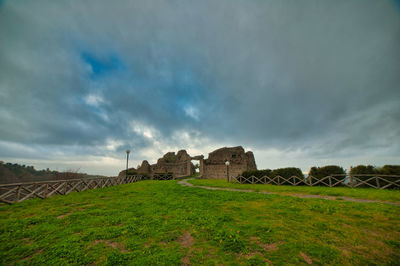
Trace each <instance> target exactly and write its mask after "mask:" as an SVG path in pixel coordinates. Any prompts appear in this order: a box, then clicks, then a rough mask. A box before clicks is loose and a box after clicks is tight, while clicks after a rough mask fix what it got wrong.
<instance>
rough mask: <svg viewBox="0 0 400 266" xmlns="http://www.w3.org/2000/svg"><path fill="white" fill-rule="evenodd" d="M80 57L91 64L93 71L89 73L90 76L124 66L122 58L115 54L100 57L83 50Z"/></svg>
mask: <svg viewBox="0 0 400 266" xmlns="http://www.w3.org/2000/svg"><path fill="white" fill-rule="evenodd" d="M81 57H82V59H83V61H85V62H86V63H87V64H89V65H90V66H91V68H92V71H93V72H92V74H91V77H92V78H95V77H99V76H104V75H107V74H109V73H111V72H116V71H118V70H122V69H123V68H124V64H123V63H122V60H121V59H120V57H118V56H116V55H110V56H108V57H102V58H101V57H98V56H96V55H94V54H91V53H88V52H83V53H82V54H81Z"/></svg>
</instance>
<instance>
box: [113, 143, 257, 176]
mask: <svg viewBox="0 0 400 266" xmlns="http://www.w3.org/2000/svg"><path fill="white" fill-rule="evenodd" d="M191 160H198V161H199V163H200V164H199V170H200V175H201V176H202V177H203V178H216V179H225V178H226V177H227V167H226V165H225V162H226V161H229V162H230V165H229V176H230V177H236V176H237V175H239V174H241V173H242V172H243V171H246V170H256V169H257V166H256V162H255V160H254V155H253V153H252V152H251V151H248V152H246V153H245V151H244V149H243V147H241V146H237V147H230V148H228V147H224V148H220V149H218V150H215V151H213V152H211V153H209V155H208V159H204V156H203V155H198V156H194V157H191V156H190V155H189V154H188V153H187V152H186V150H180V151H178V153H177V154H175V152H167V153H166V154H164V156H163V157H162V158H160V159H158V160H157V163H156V164H152V165H150V164H149V162H148V161H146V160H144V161H143V162H142V165H141V166H140V167H139V168H138V169H137V170H136V172H137V173H139V174H148V175H150V176H152V175H154V174H155V173H168V172H172V173H173V174H174V177H179V176H189V175H192V174H194V173H195V168H194V165H193V163H192V162H191ZM131 169H133V170H132V171H135V169H134V168H131ZM131 169H130V170H131ZM123 175H125V171H121V172H120V176H123Z"/></svg>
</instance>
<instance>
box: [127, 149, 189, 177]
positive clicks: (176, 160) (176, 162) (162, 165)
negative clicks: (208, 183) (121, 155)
mask: <svg viewBox="0 0 400 266" xmlns="http://www.w3.org/2000/svg"><path fill="white" fill-rule="evenodd" d="M128 172H137V173H138V174H146V175H149V176H150V177H152V176H153V175H154V174H162V173H173V176H174V178H177V177H183V176H190V175H192V174H194V173H195V172H196V170H195V167H194V165H193V163H192V162H191V157H190V155H189V154H188V153H187V152H186V151H185V150H180V151H178V153H177V154H175V152H167V153H166V154H165V155H164V156H163V157H162V158H160V159H158V160H157V163H156V164H152V165H150V164H149V162H148V161H146V160H144V161H143V162H142V164H141V166H140V167H139V168H138V169H135V168H129V169H128ZM119 175H120V176H124V175H125V170H124V171H121V172H120V173H119Z"/></svg>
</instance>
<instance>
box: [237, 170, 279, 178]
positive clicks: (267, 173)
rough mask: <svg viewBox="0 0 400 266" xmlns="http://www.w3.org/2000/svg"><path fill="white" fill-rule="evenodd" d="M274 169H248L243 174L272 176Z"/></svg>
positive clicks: (245, 175) (246, 175)
mask: <svg viewBox="0 0 400 266" xmlns="http://www.w3.org/2000/svg"><path fill="white" fill-rule="evenodd" d="M271 172H272V170H271V169H263V170H247V171H244V172H243V173H242V176H244V177H246V178H248V177H250V176H255V177H258V178H260V177H263V176H270V174H271Z"/></svg>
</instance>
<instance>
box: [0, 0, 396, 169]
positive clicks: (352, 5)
mask: <svg viewBox="0 0 400 266" xmlns="http://www.w3.org/2000/svg"><path fill="white" fill-rule="evenodd" d="M237 145H242V146H243V147H244V148H245V149H246V150H252V151H253V152H254V154H255V157H256V163H257V166H258V168H277V167H287V166H296V167H300V168H302V170H303V171H305V172H307V171H308V170H309V168H310V166H313V165H317V166H322V165H326V164H338V165H342V166H343V167H344V168H348V167H349V166H350V165H356V164H361V163H362V164H373V165H378V166H379V165H383V164H394V163H397V164H399V163H400V3H399V1H390V0H387V1H386V0H379V1H377V0H335V1H331V0H325V1H323V0H306V1H298V0H290V1H289V0H279V1H266V0H263V1H261V0H260V1H256V0H254V1H249V0H242V1H235V0H219V1H215V0H209V1H186V0H185V1H172V0H170V1H162V0H158V1H153V0H146V1H123V0H118V1H109V0H104V1H103V0H102V1H97V0H96V1H52V0H48V1H45V0H43V1H42V0H35V1H24V0H20V1H11V0H10V1H7V0H2V1H0V160H3V161H6V162H18V163H23V164H28V165H34V166H35V167H36V168H38V169H42V168H47V167H50V168H52V169H58V170H68V169H80V171H81V172H88V173H93V174H104V175H116V174H117V173H118V172H119V171H120V170H121V169H123V168H124V160H125V150H126V149H127V148H129V149H131V150H132V153H131V161H130V164H131V165H133V166H136V165H137V164H139V163H140V162H141V160H143V159H147V160H149V161H150V163H154V162H155V161H156V159H157V158H159V157H161V156H162V154H164V153H165V152H167V151H178V150H179V149H186V150H187V151H188V152H189V153H190V154H191V155H198V154H204V155H206V156H207V154H208V153H209V152H211V151H212V150H214V149H216V148H219V147H223V146H237Z"/></svg>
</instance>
